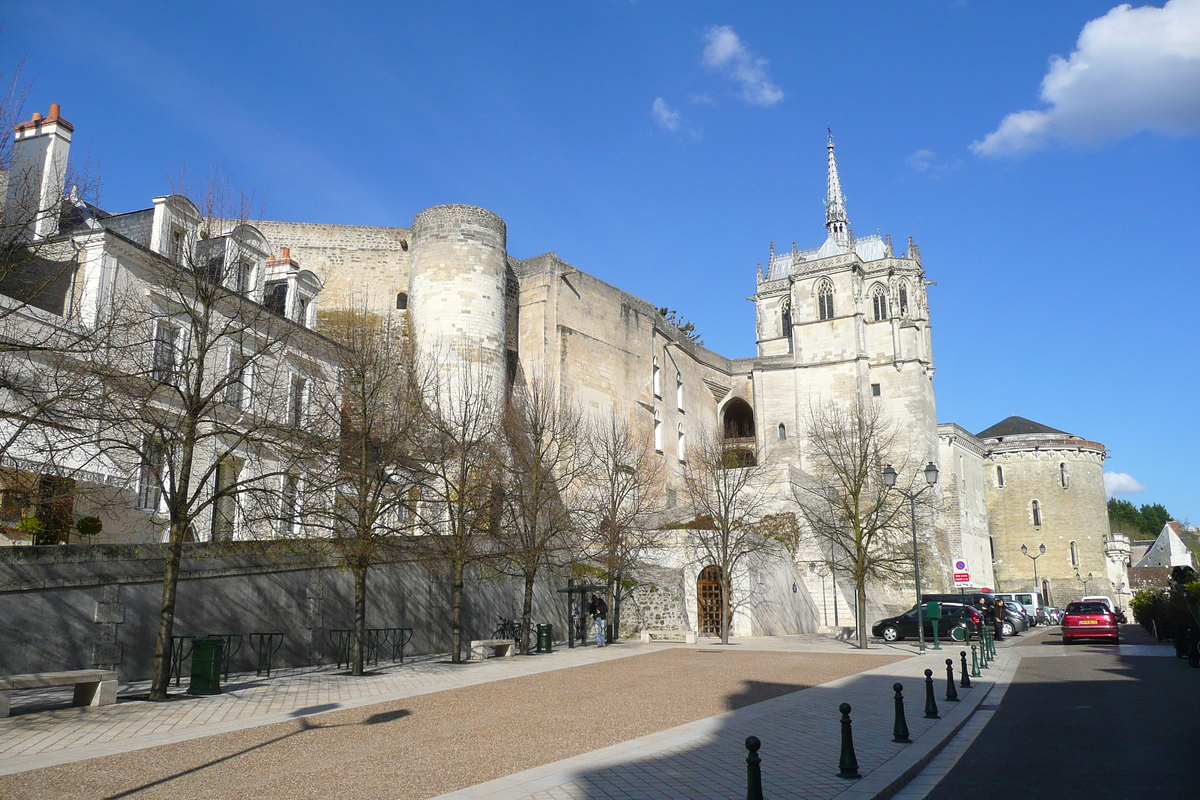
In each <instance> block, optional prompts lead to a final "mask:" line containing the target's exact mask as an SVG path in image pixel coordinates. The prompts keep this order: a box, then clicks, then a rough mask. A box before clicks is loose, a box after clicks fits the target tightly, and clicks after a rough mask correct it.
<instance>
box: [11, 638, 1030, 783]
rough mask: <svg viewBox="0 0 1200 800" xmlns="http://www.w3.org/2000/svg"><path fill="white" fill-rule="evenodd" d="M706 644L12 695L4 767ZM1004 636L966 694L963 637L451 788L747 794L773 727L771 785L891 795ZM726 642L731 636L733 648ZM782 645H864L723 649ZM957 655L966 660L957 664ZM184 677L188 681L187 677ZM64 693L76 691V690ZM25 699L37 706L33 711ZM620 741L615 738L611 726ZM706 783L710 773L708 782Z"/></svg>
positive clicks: (946, 726)
mask: <svg viewBox="0 0 1200 800" xmlns="http://www.w3.org/2000/svg"><path fill="white" fill-rule="evenodd" d="M716 647H717V646H716V645H715V644H714V643H713V642H712V641H707V642H702V643H701V644H699V645H694V646H685V645H680V644H667V643H662V644H658V643H656V644H652V645H641V644H637V643H622V644H621V645H619V646H612V647H608V648H604V649H602V650H598V649H596V648H594V647H588V648H576V649H574V650H566V649H564V650H559V651H556V653H555V654H553V655H550V656H538V657H529V658H513V659H489V660H488V661H486V662H476V663H472V664H468V665H451V664H449V663H446V661H445V658H446V657H445V656H422V657H417V658H415V659H411V660H409V659H406V662H405V664H403V665H394V666H391V665H389V666H387V667H385V668H382V669H379V670H378V671H377V672H376V673H375V674H373V675H369V676H366V677H362V678H351V677H350V676H348V675H347V674H346V673H345V671H344V670H336V669H333V668H330V667H324V668H316V669H303V670H300V669H298V670H282V671H278V672H276V673H274V674H273V675H272V676H271V678H270V679H267V678H266V677H265V676H264V677H263V678H261V679H259V678H255V677H254V676H253V675H238V676H233V678H234V680H233V681H232V682H230V683H228V684H227V685H226V688H227V691H226V692H225V693H224V694H221V695H217V696H213V697H205V698H184V699H180V700H177V701H174V702H169V703H147V702H138V701H132V702H121V703H118V704H117V705H115V706H107V707H102V708H96V709H78V708H60V709H53V710H29V709H30V708H31V703H34V704H37V703H41V704H42V705H43V706H44V704H45V701H46V699H47V697H46V696H42V697H38V696H37V695H36V694H35V693H20V694H18V695H14V698H13V699H14V700H15V701H17V703H16V704H15V706H14V708H15V711H16V712H17V714H18V715H17V716H15V717H11V718H8V719H0V748H2V749H0V752H3V753H5V758H4V759H3V760H2V761H0V775H3V774H12V773H19V772H23V771H26V770H32V769H37V768H40V767H47V766H53V765H59V764H68V763H71V762H77V761H82V760H85V759H90V758H94V757H97V756H103V755H111V754H119V753H128V752H131V751H135V750H139V749H142V748H151V747H157V746H159V745H163V744H168V743H172V742H181V741H186V740H190V739H197V738H200V737H207V736H212V735H216V734H221V733H227V732H232V731H240V730H245V729H247V728H253V727H257V726H260V725H269V724H272V723H277V722H284V721H288V720H295V719H297V718H301V717H307V716H312V715H315V714H322V713H324V712H328V711H334V710H340V709H352V708H356V707H361V706H367V705H372V704H376V703H383V702H388V701H394V700H399V699H403V698H408V697H414V696H417V695H422V694H429V693H432V692H439V691H442V690H446V689H454V688H460V687H468V686H473V685H478V684H483V683H488V682H490V681H497V680H503V679H507V678H515V677H521V676H527V675H535V674H538V673H544V672H549V671H553V670H561V669H567V668H570V667H577V666H583V665H587V664H597V663H600V662H607V661H614V660H619V659H622V658H625V657H629V656H635V655H640V654H646V653H652V652H656V651H660V650H665V649H675V648H684V649H688V650H700V651H705V650H709V651H711V650H713V649H714V648H716ZM1006 649H1008V648H1002V650H1001V659H1000V662H999V663H998V664H997V665H996V667H994V668H993V669H992V670H990V671H989V672H988V673H985V676H986V677H985V678H983V679H976V680H975V683H976V687H975V688H973V689H970V690H962V689H960V690H959V691H960V693H961V696H962V698H963V699H962V701H961V702H959V703H955V704H950V703H947V702H945V701H944V699H943V698H944V696H945V684H946V679H945V658H946V657H948V656H949V655H951V654H954V655H955V656H957V653H958V650H952V649H946V650H943V651H941V652H930V653H929V654H927V655H926V656H925V657H922V658H915V657H912V658H905V659H903V660H902V661H899V662H895V663H892V664H890V665H888V666H885V667H879V668H877V669H872V670H869V671H866V672H863V673H858V674H856V675H853V676H850V677H847V678H842V679H839V680H836V681H831V682H828V683H825V684H821V685H819V686H815V687H813V688H808V689H805V690H803V691H799V692H794V693H791V694H787V695H783V696H780V697H777V698H775V699H772V700H768V701H766V702H761V703H757V704H755V705H752V706H746V707H744V708H741V709H739V710H737V711H732V712H727V713H724V714H720V715H717V716H714V717H709V718H706V719H702V720H698V721H696V722H691V723H687V724H685V725H680V726H677V727H674V728H669V729H667V730H663V731H659V732H657V733H653V734H650V735H647V736H642V737H640V738H635V739H632V740H630V741H627V742H623V743H620V744H616V745H613V746H611V747H605V748H603V749H600V750H596V751H594V752H589V753H584V754H582V755H579V756H575V757H573V758H568V759H565V760H562V761H558V762H555V763H551V764H547V765H544V766H542V767H537V768H534V769H530V770H527V771H524V772H520V773H518V774H515V775H510V776H507V777H504V778H500V779H497V780H493V781H490V782H488V783H484V784H480V785H478V786H474V787H469V788H466V789H461V790H459V791H457V792H452V793H450V794H447V795H444V796H443V797H447V798H449V797H453V798H480V797H499V798H530V799H531V800H534V799H536V800H550V799H551V798H554V799H557V798H567V797H570V798H578V797H622V798H636V797H683V796H687V797H696V796H712V797H727V798H728V797H740V796H744V795H745V765H744V761H743V759H744V758H745V754H746V751H745V749H744V745H743V742H744V739H745V737H746V736H747V735H751V734H753V735H756V736H758V737H759V738H760V739H762V740H763V749H762V751H761V753H760V755H761V756H762V758H763V776H764V785H765V789H766V792H767V796H768V797H778V796H797V795H803V796H805V797H813V798H817V797H822V798H823V797H834V796H844V797H848V798H853V797H862V798H867V797H872V798H874V797H887V796H890V794H891V793H893V792H894V791H895V789H896V788H898V786H900V785H902V784H903V783H904V782H905V781H907V780H908V779H909V778H911V777H912V776H913V775H915V774H916V773H917V772H919V771H920V769H921V768H922V767H923V766H924V765H925V764H927V763H928V762H929V761H930V759H931V758H932V757H933V756H934V755H935V754H936V753H937V751H938V750H939V749H940V748H941V747H942V745H943V744H944V743H945V742H946V741H947V740H948V739H950V738H951V737H952V736H953V735H954V733H955V731H957V730H958V729H959V728H960V727H961V726H962V725H963V723H964V722H966V721H967V719H968V718H969V717H970V716H971V713H972V712H973V711H974V709H975V707H976V706H977V705H978V704H979V702H980V700H981V699H982V697H983V695H984V694H985V692H987V691H988V689H989V688H990V686H991V685H992V684H993V682H994V679H995V677H996V676H997V674H998V673H1000V672H1001V671H1002V670H1001V669H999V668H998V667H1002V665H1003V664H1004V663H1005V662H1006V661H1007V660H1009V659H1010V658H1011V660H1012V661H1014V662H1015V661H1016V660H1017V659H1016V658H1013V657H1010V656H1007V655H1005V652H1004V651H1005V650H1006ZM722 650H724V648H722ZM734 650H742V651H774V652H794V653H830V654H838V655H841V656H855V655H862V654H861V653H860V651H858V650H857V649H856V648H854V647H853V646H851V645H848V644H847V643H845V642H841V641H837V640H835V639H834V638H833V637H830V636H824V635H809V636H788V637H767V638H753V639H740V640H735V641H734V643H733V645H732V646H731V647H730V648H729V650H726V651H725V652H729V651H734ZM913 653H914V648H912V647H911V646H909V645H908V643H903V644H899V645H884V644H881V643H877V642H873V643H872V649H871V650H869V651H868V653H867V654H866V655H873V656H878V655H893V656H896V655H900V656H911V655H913ZM958 663H959V662H958V661H957V658H956V661H955V667H956V673H957V666H958ZM925 668H930V669H934V670H935V688H936V697H937V698H938V702H939V706H940V707H941V709H942V715H943V719H941V720H938V721H933V720H925V719H924V718H923V717H922V710H923V704H924V684H923V676H922V675H921V672H922V670H924V669H925ZM897 680H899V681H900V682H901V683H903V684H904V686H905V689H906V692H905V694H906V697H907V709H908V715H907V716H908V722H909V727H910V730H911V733H912V736H913V739H914V743H913V744H909V745H899V744H893V743H892V742H891V741H890V740H891V728H892V720H893V716H892V714H893V705H892V691H891V688H890V687H891V684H892V683H893V682H895V681H897ZM146 688H147V687H146V685H145V683H140V684H134V685H128V686H124V687H123V688H122V696H123V697H125V698H127V697H129V696H130V695H134V694H137V693H144V692H145V691H146ZM180 688H181V689H183V688H185V687H180ZM62 699H63V701H64V702H66V701H67V700H68V697H67V696H64V697H63V698H62ZM843 701H846V702H850V703H851V704H852V705H853V706H854V711H853V712H852V717H853V719H854V731H855V743H856V745H857V752H858V758H859V764H860V770H861V771H862V773H863V775H864V777H863V779H861V780H859V781H854V782H847V781H843V780H841V779H838V778H837V777H836V772H837V760H838V736H839V727H840V726H839V723H838V713H837V705H838V704H839V703H841V702H843ZM22 709H25V711H24V713H22ZM610 741H612V740H611V739H610ZM696 787H703V788H702V789H700V790H698V789H696Z"/></svg>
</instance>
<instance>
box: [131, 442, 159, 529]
mask: <svg viewBox="0 0 1200 800" xmlns="http://www.w3.org/2000/svg"><path fill="white" fill-rule="evenodd" d="M165 462H166V450H165V448H164V447H163V445H162V442H156V441H152V440H150V439H147V440H145V441H144V442H143V443H142V463H141V466H140V468H139V469H138V501H137V504H138V508H142V509H146V510H148V511H157V510H158V506H159V503H160V502H161V500H162V478H163V464H164V463H165Z"/></svg>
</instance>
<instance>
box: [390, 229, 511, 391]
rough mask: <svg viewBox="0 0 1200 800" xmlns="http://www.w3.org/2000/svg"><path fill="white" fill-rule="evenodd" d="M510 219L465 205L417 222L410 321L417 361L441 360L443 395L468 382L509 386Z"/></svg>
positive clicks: (484, 387)
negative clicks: (507, 295)
mask: <svg viewBox="0 0 1200 800" xmlns="http://www.w3.org/2000/svg"><path fill="white" fill-rule="evenodd" d="M505 245H506V229H505V225H504V220H502V219H500V217H498V216H496V215H495V214H493V213H492V212H490V211H488V210H486V209H483V208H477V207H475V206H465V205H445V206H434V207H432V208H427V209H425V210H424V211H422V212H421V213H419V214H417V216H416V218H415V219H414V220H413V225H412V266H411V270H410V272H409V288H408V295H409V312H408V314H409V320H410V324H411V325H412V331H413V337H414V340H415V345H416V350H417V353H418V355H419V356H423V357H425V358H433V359H436V360H437V364H438V373H439V374H440V375H442V377H443V381H444V382H445V386H444V387H443V389H444V390H449V392H450V393H449V394H446V393H445V391H444V392H443V397H448V396H454V395H455V394H456V392H455V390H456V389H463V388H465V387H464V383H465V382H467V381H470V382H472V383H474V384H477V385H476V386H474V387H472V388H473V389H474V390H476V391H478V390H481V389H482V390H486V391H487V393H488V394H489V395H491V396H492V397H493V398H496V397H499V396H500V395H501V394H502V393H503V391H504V387H505V383H506V377H505V376H506V371H507V370H506V359H505V344H506V336H505V324H506V315H505V288H506V270H507V265H508V254H507V252H506V250H505Z"/></svg>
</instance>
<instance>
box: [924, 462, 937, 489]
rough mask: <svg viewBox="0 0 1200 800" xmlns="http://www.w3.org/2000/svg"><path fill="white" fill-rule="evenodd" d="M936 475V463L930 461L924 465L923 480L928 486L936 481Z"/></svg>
mask: <svg viewBox="0 0 1200 800" xmlns="http://www.w3.org/2000/svg"><path fill="white" fill-rule="evenodd" d="M937 476H938V468H937V464H935V463H933V462H932V461H930V462H929V463H928V464H926V465H925V482H926V483H928V484H929V485H930V486H933V485H934V484H935V483H937Z"/></svg>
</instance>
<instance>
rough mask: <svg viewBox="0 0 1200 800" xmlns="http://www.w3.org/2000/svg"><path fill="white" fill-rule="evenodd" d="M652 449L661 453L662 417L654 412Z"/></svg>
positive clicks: (656, 411)
mask: <svg viewBox="0 0 1200 800" xmlns="http://www.w3.org/2000/svg"><path fill="white" fill-rule="evenodd" d="M654 449H655V450H657V451H658V452H660V453H661V452H662V415H661V414H659V413H658V410H657V409H655V411H654Z"/></svg>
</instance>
